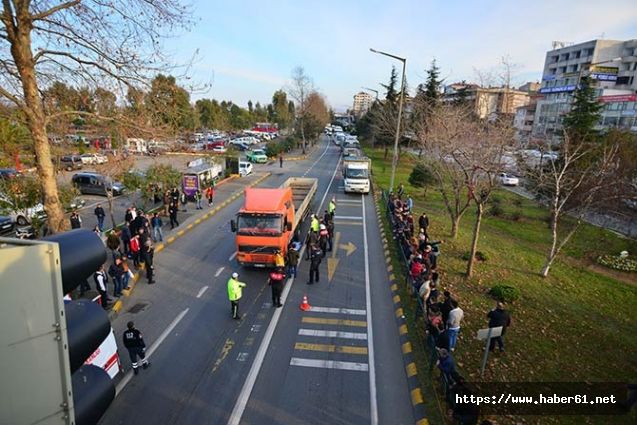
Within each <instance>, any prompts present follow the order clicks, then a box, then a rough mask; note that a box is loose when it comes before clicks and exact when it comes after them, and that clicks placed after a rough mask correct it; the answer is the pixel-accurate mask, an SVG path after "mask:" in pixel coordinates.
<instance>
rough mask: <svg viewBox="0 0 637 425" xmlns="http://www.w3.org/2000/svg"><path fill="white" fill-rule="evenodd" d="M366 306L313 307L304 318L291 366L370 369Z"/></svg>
mask: <svg viewBox="0 0 637 425" xmlns="http://www.w3.org/2000/svg"><path fill="white" fill-rule="evenodd" d="M366 315H367V311H366V310H364V309H352V308H336V307H317V306H313V307H312V308H311V310H310V311H309V312H308V314H307V315H305V316H303V317H302V318H301V324H302V327H301V328H300V329H299V331H298V335H297V341H296V342H295V343H294V355H293V357H292V358H291V359H290V365H291V366H298V367H310V368H323V369H340V370H348V371H358V372H367V371H368V370H369V365H368V363H367V361H368V358H367V356H368V347H367V332H364V331H363V329H364V330H365V331H366V330H367V321H366V320H361V319H362V317H366Z"/></svg>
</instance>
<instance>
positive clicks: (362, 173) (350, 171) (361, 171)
mask: <svg viewBox="0 0 637 425" xmlns="http://www.w3.org/2000/svg"><path fill="white" fill-rule="evenodd" d="M368 177H369V176H368V175H367V169H365V168H347V169H346V170H345V178H348V179H366V178H368Z"/></svg>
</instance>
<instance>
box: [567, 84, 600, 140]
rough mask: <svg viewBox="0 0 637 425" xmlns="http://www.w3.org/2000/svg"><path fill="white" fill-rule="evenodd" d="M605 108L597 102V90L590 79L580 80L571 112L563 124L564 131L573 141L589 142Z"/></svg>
mask: <svg viewBox="0 0 637 425" xmlns="http://www.w3.org/2000/svg"><path fill="white" fill-rule="evenodd" d="M602 108H603V106H602V104H601V103H599V102H598V101H597V97H596V95H595V88H594V87H592V86H591V81H590V79H589V78H588V77H584V78H581V79H580V84H579V87H578V88H577V90H575V95H574V99H573V104H572V105H571V110H570V111H569V113H568V114H567V115H566V116H565V117H564V121H563V122H562V124H563V126H564V131H565V132H566V133H567V134H568V136H569V137H571V139H572V140H588V139H590V138H591V137H593V136H595V130H594V129H593V127H595V125H596V124H597V122H598V121H599V119H600V117H601V110H602Z"/></svg>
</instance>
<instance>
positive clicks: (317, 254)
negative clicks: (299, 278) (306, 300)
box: [307, 244, 323, 285]
mask: <svg viewBox="0 0 637 425" xmlns="http://www.w3.org/2000/svg"><path fill="white" fill-rule="evenodd" d="M322 258H323V253H322V252H321V250H320V249H319V248H318V246H316V244H312V245H310V280H309V281H308V282H307V284H308V285H313V284H314V282H315V281H316V283H318V282H319V278H320V276H319V266H320V265H321V260H322Z"/></svg>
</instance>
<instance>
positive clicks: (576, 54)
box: [573, 50, 582, 59]
mask: <svg viewBox="0 0 637 425" xmlns="http://www.w3.org/2000/svg"><path fill="white" fill-rule="evenodd" d="M581 54H582V52H581V50H578V51H577V52H573V57H574V58H575V59H579V57H580V55H581Z"/></svg>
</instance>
